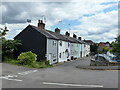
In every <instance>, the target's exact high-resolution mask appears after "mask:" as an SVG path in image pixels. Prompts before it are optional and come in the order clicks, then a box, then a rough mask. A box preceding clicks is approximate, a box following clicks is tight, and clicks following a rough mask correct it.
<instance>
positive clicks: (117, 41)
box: [112, 36, 120, 54]
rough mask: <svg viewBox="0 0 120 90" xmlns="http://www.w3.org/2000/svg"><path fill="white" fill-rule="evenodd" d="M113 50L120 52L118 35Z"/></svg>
mask: <svg viewBox="0 0 120 90" xmlns="http://www.w3.org/2000/svg"><path fill="white" fill-rule="evenodd" d="M112 52H113V53H115V54H120V36H118V37H117V38H116V40H115V42H114V43H113V47H112Z"/></svg>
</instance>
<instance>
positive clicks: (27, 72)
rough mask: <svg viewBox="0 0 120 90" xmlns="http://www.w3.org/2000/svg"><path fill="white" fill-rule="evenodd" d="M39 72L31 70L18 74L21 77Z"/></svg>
mask: <svg viewBox="0 0 120 90" xmlns="http://www.w3.org/2000/svg"><path fill="white" fill-rule="evenodd" d="M37 71H38V70H30V71H25V72H21V73H18V74H20V75H27V74H29V73H32V72H37Z"/></svg>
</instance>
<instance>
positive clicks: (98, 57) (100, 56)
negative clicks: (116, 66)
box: [94, 54, 117, 63]
mask: <svg viewBox="0 0 120 90" xmlns="http://www.w3.org/2000/svg"><path fill="white" fill-rule="evenodd" d="M94 58H95V60H97V61H103V62H113V63H116V62H117V61H116V60H112V59H111V58H110V57H109V56H107V55H106V54H96V55H95V57H94Z"/></svg>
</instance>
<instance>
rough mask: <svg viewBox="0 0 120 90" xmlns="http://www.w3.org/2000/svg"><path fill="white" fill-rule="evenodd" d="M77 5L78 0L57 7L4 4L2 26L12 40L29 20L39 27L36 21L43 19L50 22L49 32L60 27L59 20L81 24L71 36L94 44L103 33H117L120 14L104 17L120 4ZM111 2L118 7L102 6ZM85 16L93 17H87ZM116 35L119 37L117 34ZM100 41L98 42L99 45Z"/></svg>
mask: <svg viewBox="0 0 120 90" xmlns="http://www.w3.org/2000/svg"><path fill="white" fill-rule="evenodd" d="M74 1H76V0H71V2H56V3H55V2H35V0H34V2H3V3H2V21H3V22H2V24H4V23H8V24H9V28H10V29H11V33H9V34H8V37H10V36H12V35H13V34H15V35H16V32H15V33H12V32H14V31H13V30H12V29H14V30H17V29H18V30H20V28H21V27H23V28H24V27H25V26H26V25H27V24H26V20H27V19H31V20H32V25H35V26H36V25H37V20H38V19H42V15H45V17H46V19H47V22H46V28H47V29H51V26H54V25H55V24H56V23H58V21H59V20H65V19H66V20H78V21H79V22H80V25H77V26H73V27H72V30H71V32H77V33H78V34H79V35H80V36H82V37H84V38H88V39H92V40H94V37H93V36H94V35H95V34H96V35H98V34H99V35H102V34H103V33H107V32H109V30H110V31H112V30H116V27H117V24H116V23H117V16H116V15H117V11H111V12H107V13H104V12H103V10H104V9H106V8H110V7H112V6H116V5H117V4H118V3H117V2H118V0H79V1H78V0H77V2H74ZM108 2H116V3H111V4H107V5H104V4H102V3H108ZM84 15H90V16H89V17H85V16H84ZM113 17H114V18H113ZM80 18H81V19H80ZM20 23H21V24H22V25H21V24H20ZM13 24H14V25H13ZM18 24H19V25H18ZM65 31H66V30H64V31H62V32H65ZM11 34H12V35H11ZM71 35H72V34H71ZM114 35H116V33H115V34H114ZM114 35H113V36H114ZM13 36H14V35H13ZM103 36H104V35H103ZM98 39H99V37H98ZM98 39H97V40H95V41H98ZM106 40H107V39H106Z"/></svg>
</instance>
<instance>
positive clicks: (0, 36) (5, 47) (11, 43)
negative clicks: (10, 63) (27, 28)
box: [0, 26, 21, 58]
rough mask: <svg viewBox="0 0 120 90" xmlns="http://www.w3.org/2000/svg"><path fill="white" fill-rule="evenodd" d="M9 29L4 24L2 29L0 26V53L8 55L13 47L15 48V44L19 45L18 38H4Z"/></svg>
mask: <svg viewBox="0 0 120 90" xmlns="http://www.w3.org/2000/svg"><path fill="white" fill-rule="evenodd" d="M8 31H9V30H8V29H7V27H6V26H5V28H4V29H2V28H0V41H1V42H2V50H1V51H2V55H3V58H4V56H6V57H7V56H8V54H9V53H12V52H13V50H14V49H17V45H21V43H20V40H6V38H5V35H6V34H7V32H8Z"/></svg>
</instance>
